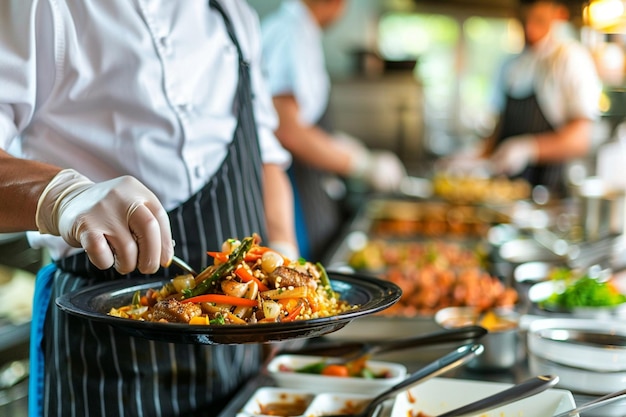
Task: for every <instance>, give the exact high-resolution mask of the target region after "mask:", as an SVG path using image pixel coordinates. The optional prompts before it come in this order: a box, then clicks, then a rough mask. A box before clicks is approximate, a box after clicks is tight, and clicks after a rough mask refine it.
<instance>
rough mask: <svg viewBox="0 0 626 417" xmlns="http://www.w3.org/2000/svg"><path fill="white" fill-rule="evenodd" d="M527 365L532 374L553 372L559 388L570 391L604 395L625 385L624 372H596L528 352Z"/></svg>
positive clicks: (625, 375) (625, 377)
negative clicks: (556, 376) (557, 378)
mask: <svg viewBox="0 0 626 417" xmlns="http://www.w3.org/2000/svg"><path fill="white" fill-rule="evenodd" d="M528 367H529V369H530V372H531V373H532V374H553V375H558V376H559V383H558V384H557V386H558V387H560V388H566V389H569V390H572V391H576V392H580V393H584V394H593V395H604V394H609V393H611V392H614V391H617V390H619V389H621V388H624V387H626V372H624V371H621V372H597V371H590V370H587V369H580V368H574V367H570V366H566V365H561V364H558V363H556V362H552V361H549V360H547V359H544V358H540V357H539V356H537V355H535V354H533V353H529V354H528Z"/></svg>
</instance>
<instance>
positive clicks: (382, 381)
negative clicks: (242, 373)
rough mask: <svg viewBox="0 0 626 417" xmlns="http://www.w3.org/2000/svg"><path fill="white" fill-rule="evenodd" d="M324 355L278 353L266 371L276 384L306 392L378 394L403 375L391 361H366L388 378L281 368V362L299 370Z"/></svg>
mask: <svg viewBox="0 0 626 417" xmlns="http://www.w3.org/2000/svg"><path fill="white" fill-rule="evenodd" d="M326 359H329V358H326V357H324V356H306V355H287V354H285V355H278V356H276V357H275V358H274V359H273V360H272V361H271V362H270V363H269V364H268V365H267V371H268V373H269V375H270V376H271V377H272V378H273V379H274V381H275V382H276V384H277V385H278V386H279V387H288V388H298V389H305V390H308V391H309V392H314V393H322V392H337V393H359V394H365V395H370V396H373V395H376V394H379V393H381V392H383V391H385V390H386V389H388V388H390V387H391V386H393V385H395V384H397V383H399V382H401V381H402V380H404V378H405V377H406V374H407V371H406V367H405V366H404V365H401V364H398V363H393V362H382V361H367V367H368V368H370V369H371V370H372V371H374V372H375V373H380V372H383V371H388V372H389V374H390V377H389V378H377V379H365V378H359V377H346V378H344V377H336V376H325V375H316V374H306V373H298V372H288V371H282V370H281V365H284V366H286V367H288V368H289V369H300V368H302V367H304V366H307V365H310V364H313V363H316V362H321V361H324V360H326Z"/></svg>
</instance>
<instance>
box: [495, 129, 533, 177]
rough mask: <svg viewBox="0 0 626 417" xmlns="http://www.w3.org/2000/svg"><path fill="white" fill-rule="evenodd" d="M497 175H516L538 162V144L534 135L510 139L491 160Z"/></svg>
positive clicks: (499, 147) (497, 149)
mask: <svg viewBox="0 0 626 417" xmlns="http://www.w3.org/2000/svg"><path fill="white" fill-rule="evenodd" d="M490 160H491V164H492V169H493V171H494V173H496V174H505V175H509V176H512V175H516V174H519V173H520V172H522V171H523V170H524V168H526V167H527V166H528V164H531V163H533V162H535V161H536V160H537V142H536V140H535V138H534V137H533V136H532V135H520V136H514V137H511V138H508V139H507V140H506V141H504V142H503V143H502V144H500V145H499V146H498V147H497V148H496V151H495V152H494V153H493V155H492V156H491V158H490Z"/></svg>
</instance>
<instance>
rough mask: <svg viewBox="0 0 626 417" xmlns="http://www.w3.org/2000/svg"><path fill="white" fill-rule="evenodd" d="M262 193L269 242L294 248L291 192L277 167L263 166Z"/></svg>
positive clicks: (294, 235) (287, 181) (284, 176)
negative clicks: (282, 243)
mask: <svg viewBox="0 0 626 417" xmlns="http://www.w3.org/2000/svg"><path fill="white" fill-rule="evenodd" d="M263 192H264V201H265V217H266V221H267V229H268V239H269V241H270V242H285V243H289V244H292V245H293V246H294V247H296V245H297V243H296V233H295V224H294V213H293V192H292V190H291V184H290V183H289V178H288V177H287V174H285V172H284V171H283V169H282V168H281V167H279V166H278V165H273V164H265V165H263Z"/></svg>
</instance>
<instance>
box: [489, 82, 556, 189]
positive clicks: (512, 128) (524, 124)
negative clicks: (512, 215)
mask: <svg viewBox="0 0 626 417" xmlns="http://www.w3.org/2000/svg"><path fill="white" fill-rule="evenodd" d="M553 131H554V127H552V125H551V124H550V122H548V120H547V119H546V117H545V115H544V114H543V111H542V110H541V108H540V107H539V103H538V102H537V96H536V95H535V94H534V93H533V94H532V95H530V96H529V97H526V98H522V99H517V98H513V97H511V96H508V95H507V99H506V106H505V108H504V114H503V118H502V127H501V130H500V136H499V140H498V141H497V144H498V145H499V144H501V143H502V142H505V141H506V140H507V139H508V138H510V137H513V136H517V135H524V134H536V133H544V132H553ZM515 178H523V179H525V180H526V181H528V182H529V183H530V184H531V185H532V186H535V185H543V186H545V187H546V188H548V190H549V191H550V195H551V196H555V197H564V196H565V194H566V192H567V187H566V183H565V174H564V167H563V164H560V163H554V164H552V163H551V164H530V165H528V166H527V167H526V168H525V169H524V171H522V172H521V173H520V174H518V175H516V176H515Z"/></svg>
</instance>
